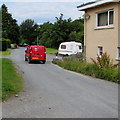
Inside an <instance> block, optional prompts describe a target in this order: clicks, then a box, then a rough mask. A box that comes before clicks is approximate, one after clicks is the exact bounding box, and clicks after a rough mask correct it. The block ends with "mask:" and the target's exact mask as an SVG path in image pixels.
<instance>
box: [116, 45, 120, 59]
mask: <svg viewBox="0 0 120 120" xmlns="http://www.w3.org/2000/svg"><path fill="white" fill-rule="evenodd" d="M117 56H118V58H120V47H118V55H117Z"/></svg>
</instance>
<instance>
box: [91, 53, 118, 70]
mask: <svg viewBox="0 0 120 120" xmlns="http://www.w3.org/2000/svg"><path fill="white" fill-rule="evenodd" d="M91 60H92V61H93V63H94V64H95V65H96V66H97V67H98V68H115V67H117V66H118V65H120V64H119V63H118V64H113V60H111V59H110V56H109V55H107V53H106V52H105V53H103V54H102V55H101V56H99V55H98V54H97V60H94V59H93V58H91Z"/></svg>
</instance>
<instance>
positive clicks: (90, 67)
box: [53, 57, 120, 83]
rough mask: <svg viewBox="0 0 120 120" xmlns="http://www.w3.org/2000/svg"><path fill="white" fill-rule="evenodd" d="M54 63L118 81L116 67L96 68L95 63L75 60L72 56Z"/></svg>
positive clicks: (95, 76)
mask: <svg viewBox="0 0 120 120" xmlns="http://www.w3.org/2000/svg"><path fill="white" fill-rule="evenodd" d="M53 63H54V64H57V65H59V66H60V67H62V68H64V69H67V70H71V71H75V72H78V73H82V74H85V75H89V76H92V77H94V78H100V79H104V80H108V81H112V82H116V83H120V74H119V70H118V68H103V69H100V68H98V67H97V66H96V65H95V64H92V63H86V62H83V61H76V60H74V59H73V58H69V57H68V58H65V59H63V60H57V61H53Z"/></svg>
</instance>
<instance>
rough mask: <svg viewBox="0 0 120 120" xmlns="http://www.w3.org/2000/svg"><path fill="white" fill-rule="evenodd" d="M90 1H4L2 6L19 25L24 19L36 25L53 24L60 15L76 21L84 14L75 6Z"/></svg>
mask: <svg viewBox="0 0 120 120" xmlns="http://www.w3.org/2000/svg"><path fill="white" fill-rule="evenodd" d="M43 1H44V2H43ZM90 1H93V0H9V2H8V0H4V2H2V4H3V3H4V4H5V5H6V6H7V8H8V12H9V13H11V14H12V17H13V18H14V19H16V20H17V23H18V24H19V25H20V24H21V23H22V22H23V21H24V20H26V19H32V20H34V21H35V22H36V23H37V24H43V23H44V22H48V21H49V22H51V23H54V22H55V21H56V18H55V17H59V16H60V13H62V14H63V15H64V19H68V18H71V19H72V20H75V19H78V18H79V17H82V15H83V14H84V13H83V12H80V11H78V9H77V6H79V5H80V4H83V3H86V2H90Z"/></svg>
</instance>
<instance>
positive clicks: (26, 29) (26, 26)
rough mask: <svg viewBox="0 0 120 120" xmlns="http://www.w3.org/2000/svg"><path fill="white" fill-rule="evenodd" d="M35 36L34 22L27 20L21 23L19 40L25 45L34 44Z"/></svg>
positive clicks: (36, 28) (36, 29)
mask: <svg viewBox="0 0 120 120" xmlns="http://www.w3.org/2000/svg"><path fill="white" fill-rule="evenodd" d="M37 34H38V25H37V24H36V23H35V22H34V20H31V19H27V20H25V21H23V22H22V23H21V25H20V35H21V39H23V40H24V42H25V43H28V44H30V45H31V44H33V43H35V42H36V41H37ZM36 44H37V43H36Z"/></svg>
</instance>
